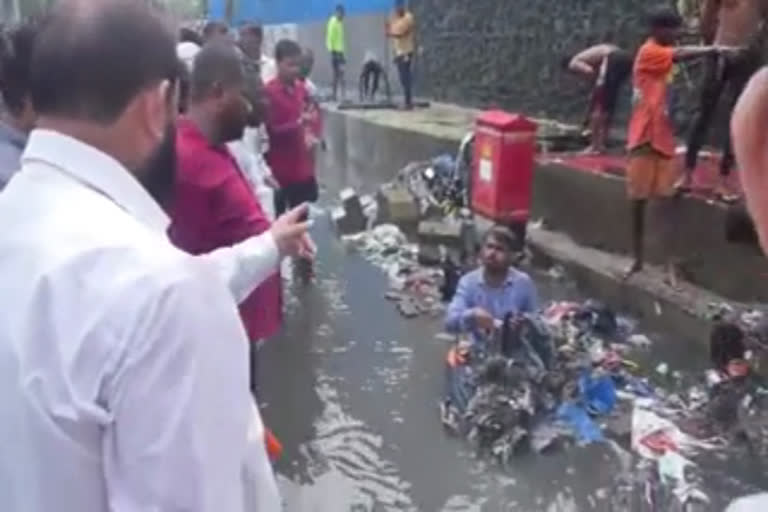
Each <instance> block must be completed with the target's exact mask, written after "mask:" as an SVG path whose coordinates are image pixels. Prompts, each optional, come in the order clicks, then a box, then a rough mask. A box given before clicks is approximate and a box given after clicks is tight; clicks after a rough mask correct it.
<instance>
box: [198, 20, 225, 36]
mask: <svg viewBox="0 0 768 512" xmlns="http://www.w3.org/2000/svg"><path fill="white" fill-rule="evenodd" d="M228 30H229V27H228V26H227V24H226V23H224V22H223V21H209V22H208V23H206V24H205V26H204V27H203V39H204V40H206V41H207V40H209V39H210V38H212V37H213V36H214V35H216V34H217V33H222V34H225V33H226V32H227V31H228Z"/></svg>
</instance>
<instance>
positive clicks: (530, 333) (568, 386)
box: [443, 301, 650, 464]
mask: <svg viewBox="0 0 768 512" xmlns="http://www.w3.org/2000/svg"><path fill="white" fill-rule="evenodd" d="M631 328H632V327H631V325H630V324H629V322H628V321H626V320H623V319H621V318H618V317H617V316H616V315H615V314H614V313H613V312H612V311H610V310H609V309H608V308H606V307H605V306H603V305H601V304H599V303H597V302H594V301H588V302H586V303H584V304H575V303H556V304H553V305H552V306H551V307H550V308H548V309H547V310H546V311H545V312H544V313H543V314H541V315H522V316H509V317H508V318H506V319H505V320H504V321H503V322H501V325H500V326H499V328H498V329H497V330H496V333H495V335H494V336H493V339H491V340H489V341H488V343H486V344H483V345H482V346H481V345H480V344H473V345H470V346H466V347H463V348H462V347H461V345H460V346H459V347H457V348H456V349H454V352H455V353H456V354H458V357H460V358H461V360H462V361H461V364H455V365H452V367H451V371H450V372H449V375H450V376H449V389H451V392H450V393H449V397H448V399H447V402H446V404H444V415H443V416H444V420H446V424H447V426H449V427H450V428H451V429H452V430H454V431H455V432H457V433H459V434H461V435H463V436H466V437H467V438H468V439H470V441H472V442H473V443H474V444H475V446H476V448H477V450H478V451H479V452H484V453H488V454H491V455H493V456H494V457H495V458H497V460H499V462H500V463H502V464H507V463H509V462H510V460H511V458H512V456H513V455H514V454H516V453H520V452H522V451H527V450H529V449H533V450H534V451H536V452H542V451H546V450H548V449H550V448H552V447H554V446H557V445H562V444H569V443H573V442H576V443H589V442H595V441H600V440H602V439H603V435H602V432H601V429H600V427H599V426H598V425H597V424H596V423H595V421H594V418H596V417H600V416H605V415H608V414H610V413H611V412H612V411H613V409H614V407H615V405H616V402H617V400H618V397H617V389H619V388H622V389H626V390H630V391H631V392H633V393H637V394H639V395H647V394H648V393H650V388H649V384H648V383H647V382H646V381H644V380H642V379H640V378H638V377H637V376H635V375H634V373H633V371H634V370H635V369H636V366H635V365H634V364H633V363H631V362H630V361H628V360H625V359H624V358H623V356H622V354H623V353H624V352H625V348H624V347H626V346H629V345H628V339H629V338H630V334H631Z"/></svg>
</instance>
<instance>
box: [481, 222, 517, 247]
mask: <svg viewBox="0 0 768 512" xmlns="http://www.w3.org/2000/svg"><path fill="white" fill-rule="evenodd" d="M488 240H493V241H495V242H497V243H499V244H501V245H503V246H504V247H505V248H506V249H507V250H508V251H519V250H520V249H521V248H522V243H521V242H520V237H518V236H517V235H516V234H515V232H514V231H512V230H511V229H509V228H508V227H506V226H501V225H496V226H493V227H491V228H490V229H489V230H488V231H486V232H485V236H484V237H483V243H484V244H485V243H486V242H487V241H488Z"/></svg>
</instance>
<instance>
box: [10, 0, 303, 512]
mask: <svg viewBox="0 0 768 512" xmlns="http://www.w3.org/2000/svg"><path fill="white" fill-rule="evenodd" d="M176 70H177V61H176V55H175V50H174V38H173V35H172V34H171V33H170V32H168V31H167V24H166V22H165V20H164V19H163V18H162V17H161V16H160V15H159V14H158V13H157V12H155V11H153V10H152V8H151V7H150V6H149V2H146V3H145V2H124V1H120V0H100V1H99V2H93V0H63V1H62V2H60V3H59V4H58V6H57V7H56V8H55V10H54V11H53V12H52V14H51V16H50V17H49V18H48V19H47V20H46V23H45V25H44V27H43V29H42V31H41V32H40V34H39V35H38V39H37V40H36V44H35V50H34V56H33V69H32V72H31V77H30V91H31V96H32V101H33V103H34V106H35V108H36V110H37V112H38V114H39V118H38V125H37V126H38V128H37V129H36V130H34V131H33V132H32V134H31V136H30V140H29V143H28V146H27V148H26V150H25V152H24V155H23V157H22V170H21V172H20V173H18V174H17V175H16V176H15V177H14V179H13V180H12V181H11V182H10V184H9V185H8V187H7V188H6V189H5V191H4V193H3V194H2V195H0V230H1V231H2V233H3V236H2V237H0V279H1V280H2V284H3V290H4V291H5V293H4V294H2V295H0V311H2V314H3V318H2V322H0V404H2V410H3V419H2V421H0V440H2V442H3V448H2V450H0V510H2V511H8V512H16V511H19V512H49V511H51V510H61V511H67V512H69V511H73V512H74V511H77V512H137V511H174V510H178V511H182V510H183V511H189V512H219V511H221V512H224V511H226V512H241V511H244V510H245V509H246V505H245V504H244V500H245V497H246V493H247V494H248V495H249V496H248V497H249V499H250V502H249V505H248V510H249V511H250V510H256V511H258V512H264V511H268V512H272V511H277V510H280V503H279V497H278V495H277V490H276V486H275V482H274V477H273V475H272V473H271V468H270V467H269V464H268V462H267V460H266V454H265V450H264V446H263V444H259V443H256V444H254V443H251V444H249V443H248V439H249V437H250V439H253V438H257V439H260V432H261V430H263V427H262V425H261V421H260V418H259V413H258V411H257V410H256V409H255V407H253V401H252V399H251V397H250V394H249V391H248V368H247V364H248V359H247V340H246V337H245V333H244V331H243V328H242V326H241V323H240V320H239V318H238V314H237V309H236V307H235V302H234V301H233V299H232V297H233V295H234V296H235V297H237V298H240V297H243V296H245V295H248V294H249V293H250V292H251V291H252V287H253V286H254V285H257V284H258V283H259V281H260V280H261V279H263V278H265V277H266V276H268V275H269V274H270V273H272V272H273V271H274V268H275V266H276V265H277V263H278V259H279V257H280V256H281V255H285V254H292V253H294V252H296V251H298V250H300V249H301V240H302V239H303V237H304V233H305V232H306V225H302V224H297V223H296V222H295V220H294V218H296V217H298V216H299V215H300V214H301V213H303V212H301V211H296V212H293V215H292V216H289V217H288V218H283V219H280V220H278V221H277V222H276V223H275V224H274V226H273V228H272V230H271V231H270V232H269V233H267V234H265V235H263V236H262V237H259V238H256V239H252V240H248V241H246V242H244V243H243V244H241V245H239V246H236V247H232V248H226V249H224V250H223V251H219V252H216V253H212V254H210V255H206V256H204V257H191V256H188V255H186V254H185V253H183V252H181V251H179V250H177V249H175V248H174V247H173V246H172V245H171V243H170V242H169V241H168V239H167V237H166V229H167V225H168V219H167V217H166V216H165V214H164V213H163V210H162V209H161V208H160V206H159V204H162V202H163V201H164V200H167V198H168V193H169V192H170V190H171V189H172V185H173V169H174V162H173V157H174V155H175V151H174V147H173V142H174V140H175V139H174V137H173V125H174V117H175V115H174V114H175V105H174V101H173V99H174V97H175V92H174V75H175V72H176ZM244 473H247V474H248V475H249V477H250V478H251V479H252V485H251V486H249V488H246V487H245V486H244V484H243V475H244Z"/></svg>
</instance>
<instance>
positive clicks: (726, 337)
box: [709, 321, 746, 369]
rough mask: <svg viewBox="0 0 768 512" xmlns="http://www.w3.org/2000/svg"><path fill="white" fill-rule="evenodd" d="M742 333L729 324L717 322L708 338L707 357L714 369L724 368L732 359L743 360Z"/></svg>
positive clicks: (744, 347) (736, 327)
mask: <svg viewBox="0 0 768 512" xmlns="http://www.w3.org/2000/svg"><path fill="white" fill-rule="evenodd" d="M744 337H745V336H744V331H742V330H741V328H740V327H739V326H738V325H736V324H734V323H731V322H723V321H720V322H717V323H716V324H715V325H714V326H713V327H712V332H711V333H710V336H709V357H710V360H711V361H712V364H713V365H714V367H715V368H718V369H722V368H725V367H726V366H727V365H728V363H729V362H731V361H733V360H734V359H743V358H744V353H745V352H746V346H745V344H744Z"/></svg>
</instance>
